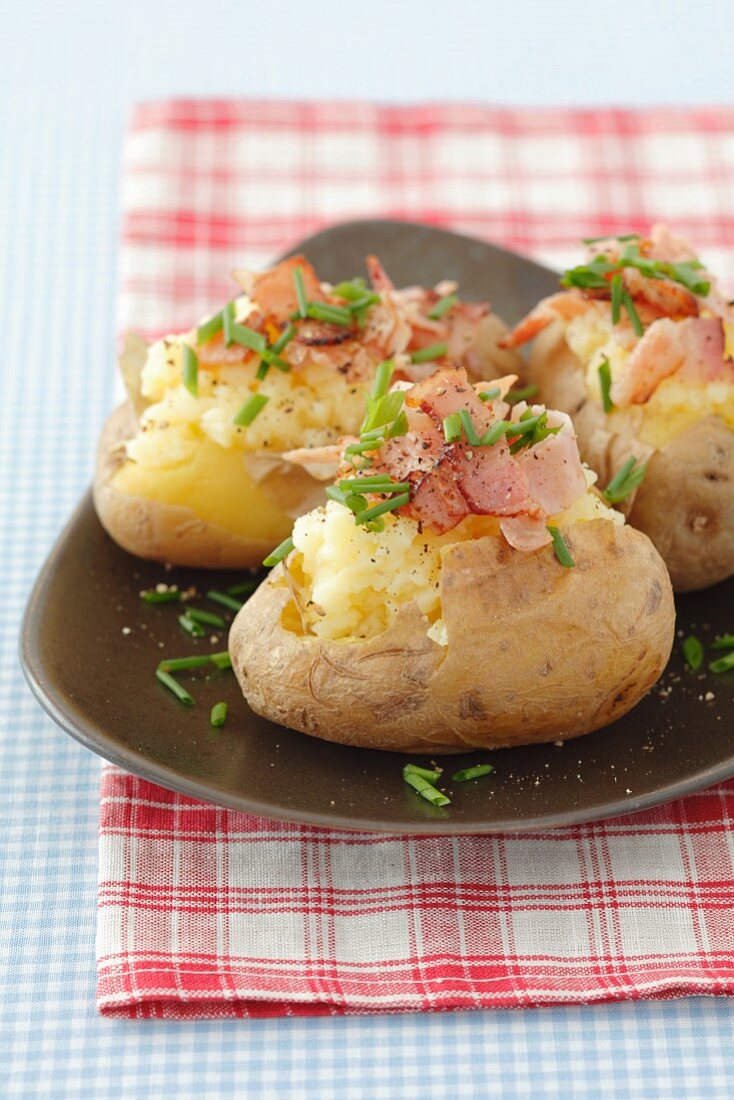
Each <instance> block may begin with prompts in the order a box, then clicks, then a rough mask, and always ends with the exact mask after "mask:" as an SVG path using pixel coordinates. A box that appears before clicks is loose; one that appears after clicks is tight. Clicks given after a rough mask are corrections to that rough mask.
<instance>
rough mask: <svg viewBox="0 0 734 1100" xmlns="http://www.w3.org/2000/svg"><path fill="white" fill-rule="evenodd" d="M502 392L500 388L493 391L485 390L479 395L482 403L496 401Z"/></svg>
mask: <svg viewBox="0 0 734 1100" xmlns="http://www.w3.org/2000/svg"><path fill="white" fill-rule="evenodd" d="M501 396H502V390H501V389H499V387H495V388H494V389H493V390H484V391H483V392H482V393H480V394H479V400H480V401H494V399H495V397H501Z"/></svg>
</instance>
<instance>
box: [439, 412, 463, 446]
mask: <svg viewBox="0 0 734 1100" xmlns="http://www.w3.org/2000/svg"><path fill="white" fill-rule="evenodd" d="M443 436H444V439H445V440H446V442H447V443H456V441H457V440H459V439H461V417H460V416H459V414H458V413H449V415H448V416H445V417H444V418H443Z"/></svg>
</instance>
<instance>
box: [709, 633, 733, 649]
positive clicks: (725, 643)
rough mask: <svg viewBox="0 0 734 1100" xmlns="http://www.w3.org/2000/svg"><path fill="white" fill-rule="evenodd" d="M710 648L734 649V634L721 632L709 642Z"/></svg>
mask: <svg viewBox="0 0 734 1100" xmlns="http://www.w3.org/2000/svg"><path fill="white" fill-rule="evenodd" d="M711 648H712V649H734V634H722V635H721V637H719V638H717V639H716V640H715V641H713V642H712V643H711Z"/></svg>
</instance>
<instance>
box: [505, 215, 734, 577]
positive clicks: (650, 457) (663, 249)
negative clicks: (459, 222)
mask: <svg viewBox="0 0 734 1100" xmlns="http://www.w3.org/2000/svg"><path fill="white" fill-rule="evenodd" d="M590 253H591V255H590V257H589V259H588V261H587V262H586V263H585V264H581V265H579V266H578V267H576V268H573V269H571V270H570V271H568V272H567V273H566V275H565V277H564V279H563V283H564V285H565V286H566V288H567V289H566V290H565V292H563V293H560V294H558V295H554V296H553V297H551V298H549V299H546V300H545V301H544V302H541V303H540V305H539V306H538V307H536V309H535V310H533V311H532V313H531V314H530V315H529V316H528V317H527V318H526V319H525V320H524V321H523V322H521V323H520V325H518V326H517V328H516V329H515V330H513V333H512V334H511V335H510V336H509V337H508V338H507V341H506V342H507V343H508V345H510V346H511V347H518V346H519V345H520V344H521V343H524V342H525V341H526V340H529V339H531V338H534V342H533V345H532V348H531V351H530V355H529V363H528V370H527V378H528V381H530V382H531V383H533V384H535V385H537V387H538V392H539V395H540V397H541V398H542V400H544V401H546V402H548V404H550V405H553V406H554V407H556V408H560V409H563V410H565V411H566V412H568V413H570V415H571V416H572V417H573V420H574V424H575V427H576V432H577V435H578V439H579V447H580V450H581V455H582V457H583V458H584V459H585V460H586V461H587V462H588V463H589V465H590V466H591V467H592V468H593V469H594V470H596V472H597V473H598V475H599V485H600V486H601V488H602V489H604V490H606V492H607V494H608V496H609V499H610V501H611V502H612V503H614V504H617V505H618V506H619V507H621V508H622V509H623V510H624V511H625V513H626V515H627V519H628V522H629V523H630V524H632V526H634V527H637V528H638V529H639V530H641V531H644V532H645V533H646V534H647V535H648V536H649V537H650V538H651V539H652V541H653V543H654V544H655V546H656V547H657V549H658V550H659V552H660V554H661V555H662V557H663V558H664V560H665V563H666V565H667V567H668V570H669V571H670V575H671V578H672V581H673V586H674V588H675V589H676V590H677V591H686V590H690V589H699V588H705V587H707V586H708V585H711V584H715V583H716V582H718V581H721V580H724V579H726V578H727V577H729V576H731V575H732V574H734V362H733V361H732V352H733V351H734V339H733V337H734V309H733V308H732V305H731V304H730V303H729V302H728V301H726V300H725V299H724V298H723V297H722V296H721V294H720V292H719V291H718V289H717V286H716V282H715V280H714V278H713V276H711V275H710V273H709V272H707V271H706V270H705V269H704V268H703V267H702V266H701V265H700V261H699V260H698V259H697V257H696V256H695V254H694V253H693V252H692V251H691V249H690V248H689V247H688V245H687V244H686V243H685V242H683V241H681V240H680V239H678V238H676V237H673V236H672V235H671V234H670V233H669V232H668V231H667V230H666V229H665V228H664V227H661V226H656V227H654V228H653V230H652V231H651V234H650V236H649V237H648V238H644V239H643V238H637V237H635V238H624V239H623V240H616V239H615V240H605V241H597V242H594V243H593V244H592V245H591V249H590Z"/></svg>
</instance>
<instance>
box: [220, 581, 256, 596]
mask: <svg viewBox="0 0 734 1100" xmlns="http://www.w3.org/2000/svg"><path fill="white" fill-rule="evenodd" d="M259 583H260V580H259V578H258V577H252V578H251V579H250V580H249V581H240V583H239V584H230V586H229V588H228V589H227V595H228V596H249V595H250V594H251V593H252V592H254V591H255V589H256V588H257V586H258V585H259Z"/></svg>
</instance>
